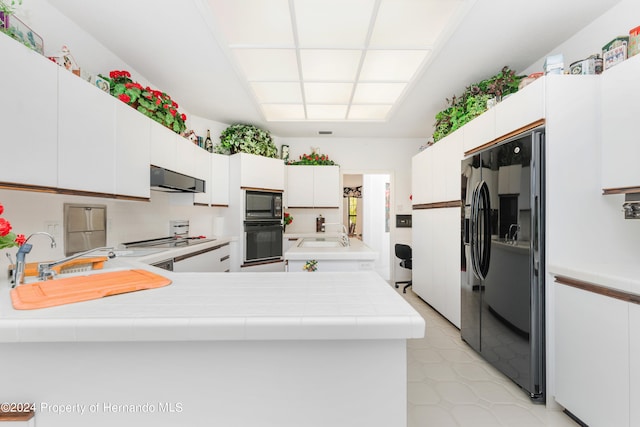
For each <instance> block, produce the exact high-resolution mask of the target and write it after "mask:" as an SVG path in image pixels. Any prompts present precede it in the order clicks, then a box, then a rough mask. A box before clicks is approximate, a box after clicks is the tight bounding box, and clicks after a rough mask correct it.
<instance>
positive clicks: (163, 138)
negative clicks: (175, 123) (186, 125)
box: [149, 119, 178, 172]
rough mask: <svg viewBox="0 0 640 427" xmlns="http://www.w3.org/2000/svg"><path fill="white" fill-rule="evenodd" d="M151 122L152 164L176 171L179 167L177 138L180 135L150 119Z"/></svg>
mask: <svg viewBox="0 0 640 427" xmlns="http://www.w3.org/2000/svg"><path fill="white" fill-rule="evenodd" d="M149 121H150V126H151V142H150V149H151V152H150V160H151V164H152V165H154V166H159V167H161V168H166V169H169V170H172V171H176V168H177V167H178V161H177V158H176V156H177V149H176V147H177V142H176V138H177V137H178V135H177V134H176V133H175V132H173V131H171V130H170V129H167V128H166V127H164V126H162V125H161V124H160V123H158V122H156V121H154V120H151V119H149ZM176 172H178V171H176Z"/></svg>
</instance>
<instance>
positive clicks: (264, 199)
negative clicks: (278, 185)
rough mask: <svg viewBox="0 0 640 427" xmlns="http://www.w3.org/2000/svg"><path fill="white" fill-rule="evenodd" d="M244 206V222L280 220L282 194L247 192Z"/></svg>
mask: <svg viewBox="0 0 640 427" xmlns="http://www.w3.org/2000/svg"><path fill="white" fill-rule="evenodd" d="M244 206H245V211H244V219H245V221H256V220H269V221H273V220H281V219H282V193H272V192H268V191H253V190H251V191H250V190H247V191H246V197H245V205H244Z"/></svg>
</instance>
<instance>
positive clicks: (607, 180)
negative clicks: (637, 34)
mask: <svg viewBox="0 0 640 427" xmlns="http://www.w3.org/2000/svg"><path fill="white" fill-rule="evenodd" d="M639 76H640V56H634V57H631V58H629V59H628V60H626V61H624V62H623V63H622V64H618V65H616V66H615V67H613V68H611V69H609V70H607V71H605V72H604V73H603V74H602V76H601V78H602V86H601V87H602V103H601V111H602V113H601V114H602V127H601V129H602V139H601V140H602V188H604V189H613V188H624V187H640V169H639V168H638V159H640V144H639V143H638V123H637V121H638V117H640V105H639V104H638V99H640V85H639V84H638V81H639Z"/></svg>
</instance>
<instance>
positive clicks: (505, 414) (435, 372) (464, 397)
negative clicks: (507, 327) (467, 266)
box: [398, 289, 578, 427]
mask: <svg viewBox="0 0 640 427" xmlns="http://www.w3.org/2000/svg"><path fill="white" fill-rule="evenodd" d="M398 291H399V293H400V294H401V295H403V296H404V297H405V298H406V299H407V301H408V302H409V303H410V304H411V305H412V306H413V307H414V308H415V309H416V310H417V311H418V312H419V313H420V314H421V315H422V316H423V317H424V319H425V322H426V333H425V337H424V338H422V339H414V340H409V341H408V343H407V347H408V348H407V350H408V351H407V359H408V360H407V376H408V384H407V390H408V408H407V410H408V426H409V427H426V426H434V427H485V426H486V427H544V426H552V427H576V426H578V424H576V423H575V422H574V421H573V420H571V418H569V417H568V416H567V415H565V414H564V413H562V412H561V411H557V410H548V409H547V408H546V407H545V406H544V405H540V404H533V403H531V401H530V400H529V398H528V396H527V395H526V394H525V393H524V392H523V391H522V390H521V389H520V388H519V387H518V386H517V385H515V384H514V383H513V382H512V381H511V380H509V379H508V378H507V377H505V376H504V375H502V374H501V373H500V372H499V371H497V370H496V369H494V368H493V367H492V366H491V365H489V364H488V363H487V362H485V361H484V360H483V359H482V358H481V357H480V356H478V355H477V354H476V353H475V352H474V351H473V350H472V349H471V348H470V347H469V346H467V344H465V343H464V342H463V341H462V340H461V339H460V331H459V330H458V329H457V328H456V327H455V326H453V325H452V324H451V323H449V322H448V321H447V320H446V319H445V318H443V317H442V316H440V314H438V313H437V312H436V311H435V310H433V309H432V308H431V307H430V306H429V305H428V304H426V303H425V302H424V301H423V300H421V299H420V298H419V297H418V296H417V295H416V294H414V293H413V292H411V290H407V293H406V294H402V290H401V289H400V290H398Z"/></svg>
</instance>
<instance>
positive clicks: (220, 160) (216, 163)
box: [211, 153, 229, 206]
mask: <svg viewBox="0 0 640 427" xmlns="http://www.w3.org/2000/svg"><path fill="white" fill-rule="evenodd" d="M211 169H212V170H211V172H212V176H211V179H212V185H211V204H212V205H215V206H228V205H229V156H225V155H224V154H217V153H213V154H211Z"/></svg>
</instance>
